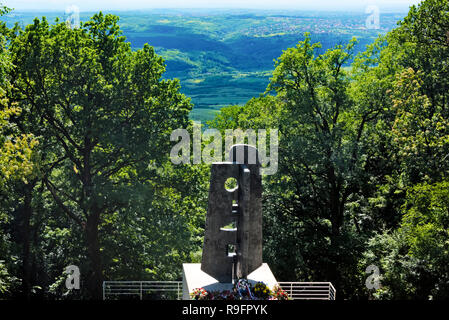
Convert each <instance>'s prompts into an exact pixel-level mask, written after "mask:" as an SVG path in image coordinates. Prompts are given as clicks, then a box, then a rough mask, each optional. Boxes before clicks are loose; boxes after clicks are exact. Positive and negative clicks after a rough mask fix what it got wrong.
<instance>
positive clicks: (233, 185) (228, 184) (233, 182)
mask: <svg viewBox="0 0 449 320" xmlns="http://www.w3.org/2000/svg"><path fill="white" fill-rule="evenodd" d="M224 187H225V189H226V190H227V191H228V192H234V191H236V190H237V188H238V187H239V186H238V183H237V179H236V178H228V179H226V181H225V185H224Z"/></svg>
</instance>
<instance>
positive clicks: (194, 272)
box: [182, 263, 278, 300]
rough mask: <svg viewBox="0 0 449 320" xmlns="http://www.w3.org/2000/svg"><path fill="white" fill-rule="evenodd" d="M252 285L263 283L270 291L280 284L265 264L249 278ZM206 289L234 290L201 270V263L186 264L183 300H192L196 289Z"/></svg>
mask: <svg viewBox="0 0 449 320" xmlns="http://www.w3.org/2000/svg"><path fill="white" fill-rule="evenodd" d="M247 279H248V281H249V282H250V283H252V284H255V283H256V282H260V281H262V282H263V283H265V284H266V285H267V286H268V287H269V288H270V289H273V287H274V286H276V285H277V284H278V283H277V281H276V278H275V277H274V275H273V273H272V272H271V270H270V267H269V266H268V264H266V263H263V264H262V265H261V266H260V267H259V268H258V269H256V270H254V271H253V272H251V274H249V275H248V277H247ZM198 288H204V289H206V290H207V291H223V290H232V288H233V284H232V283H220V282H218V280H217V279H215V278H213V277H211V276H210V275H208V274H207V273H205V272H204V271H202V270H201V264H200V263H184V264H183V265H182V299H183V300H190V293H192V292H193V290H194V289H198Z"/></svg>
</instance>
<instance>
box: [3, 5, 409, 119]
mask: <svg viewBox="0 0 449 320" xmlns="http://www.w3.org/2000/svg"><path fill="white" fill-rule="evenodd" d="M112 13H113V14H116V15H118V16H119V17H120V28H121V30H122V31H123V35H124V36H126V41H129V42H130V44H131V47H132V48H133V49H140V48H142V47H143V45H144V44H145V43H149V44H150V45H151V46H152V47H154V49H155V52H156V53H157V54H159V55H161V56H162V57H163V58H164V60H165V64H166V65H167V70H166V72H165V73H164V75H163V77H164V78H166V79H172V78H178V79H180V80H181V82H182V87H181V92H183V93H185V94H186V95H187V96H189V97H190V98H192V102H193V104H194V108H193V110H192V112H191V113H190V118H191V119H193V120H196V121H201V122H203V123H205V122H206V121H207V120H211V119H213V117H214V116H215V114H216V113H217V111H218V110H219V109H220V108H222V107H224V106H226V105H228V104H244V103H245V102H246V101H248V100H249V99H251V98H252V97H255V96H258V95H259V94H260V93H262V92H264V91H265V88H266V86H267V85H268V82H269V78H270V77H271V74H272V71H273V61H274V59H276V58H278V57H279V56H280V55H281V54H282V51H283V50H285V49H287V48H289V47H292V46H295V45H296V44H297V43H298V41H300V40H304V33H305V32H310V33H311V36H312V38H313V39H314V41H317V42H320V43H321V44H322V49H321V52H324V51H325V50H327V49H329V48H332V47H333V46H334V45H336V44H342V43H346V42H348V41H349V40H350V39H351V38H352V37H353V36H356V37H357V38H358V40H359V42H358V43H357V44H356V46H355V51H356V52H360V51H364V50H365V49H364V48H365V46H366V45H367V44H369V43H372V42H373V41H374V40H375V39H376V37H377V36H378V35H379V34H385V33H386V32H387V31H389V30H391V29H392V28H394V27H395V25H396V22H397V21H398V20H399V19H401V18H403V17H404V16H405V13H402V14H401V13H382V14H381V15H380V19H381V23H380V25H379V29H368V28H367V27H366V19H367V15H366V14H364V13H363V12H349V13H345V12H340V13H333V12H322V11H318V12H307V11H306V12H304V11H273V10H265V11H264V10H237V9H235V10H230V9H229V10H212V9H207V10H206V9H204V10H201V9H196V10H195V9H190V10H187V9H184V10H175V9H167V10H150V11H141V12H137V11H130V12H128V11H123V12H112ZM92 15H93V13H88V12H87V13H86V12H81V14H80V19H81V21H88V20H89V19H90V17H91V16H92ZM36 16H38V17H41V16H45V17H46V18H47V20H48V21H49V22H50V23H53V21H55V19H56V18H59V19H61V20H64V19H66V18H67V16H68V15H67V14H64V13H58V12H16V11H13V12H11V13H9V14H8V15H7V16H5V18H4V20H5V21H6V22H7V25H8V26H10V27H12V26H13V25H14V23H19V25H21V26H22V27H24V26H25V25H27V24H30V23H32V21H33V19H34V18H35V17H36Z"/></svg>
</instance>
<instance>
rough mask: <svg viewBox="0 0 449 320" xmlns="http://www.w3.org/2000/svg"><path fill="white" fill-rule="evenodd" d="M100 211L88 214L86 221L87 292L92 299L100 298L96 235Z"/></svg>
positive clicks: (100, 273)
mask: <svg viewBox="0 0 449 320" xmlns="http://www.w3.org/2000/svg"><path fill="white" fill-rule="evenodd" d="M99 222H100V213H99V212H96V211H95V212H94V213H92V214H90V215H89V217H88V219H87V223H86V236H87V249H88V253H89V259H90V263H91V274H90V278H89V279H88V290H89V294H90V295H91V296H92V298H93V299H97V300H100V299H102V286H103V267H102V264H101V253H100V241H99V237H98V225H99Z"/></svg>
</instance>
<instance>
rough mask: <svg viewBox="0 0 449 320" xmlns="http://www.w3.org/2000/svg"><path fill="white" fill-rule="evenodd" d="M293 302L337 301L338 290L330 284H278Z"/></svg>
mask: <svg viewBox="0 0 449 320" xmlns="http://www.w3.org/2000/svg"><path fill="white" fill-rule="evenodd" d="M278 284H279V285H280V287H281V288H282V290H284V291H285V292H286V293H287V294H288V296H289V297H290V298H291V299H293V300H335V296H336V293H337V292H336V290H335V288H334V286H333V285H332V283H330V282H278Z"/></svg>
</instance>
